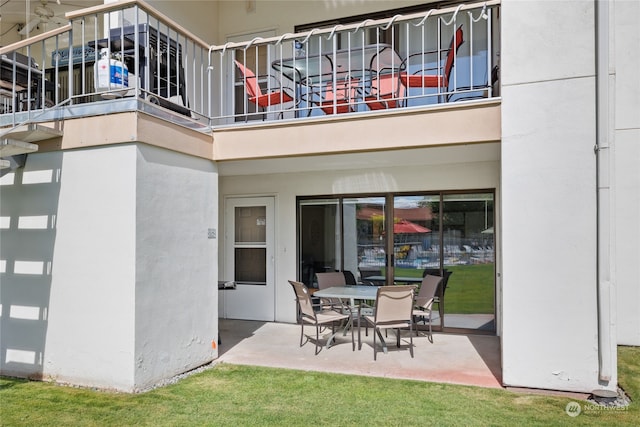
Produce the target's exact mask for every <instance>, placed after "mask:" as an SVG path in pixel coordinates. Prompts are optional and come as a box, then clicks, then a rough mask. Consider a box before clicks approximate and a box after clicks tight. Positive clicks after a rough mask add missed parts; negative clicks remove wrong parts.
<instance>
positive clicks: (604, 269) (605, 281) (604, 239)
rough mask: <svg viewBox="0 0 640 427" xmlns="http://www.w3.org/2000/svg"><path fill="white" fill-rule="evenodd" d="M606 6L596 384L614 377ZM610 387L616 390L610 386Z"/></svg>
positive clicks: (599, 121)
mask: <svg viewBox="0 0 640 427" xmlns="http://www.w3.org/2000/svg"><path fill="white" fill-rule="evenodd" d="M609 6H610V5H609V2H608V0H595V42H596V46H595V48H596V50H595V62H596V64H595V73H596V78H595V92H596V93H595V104H596V111H595V115H596V117H595V124H596V129H595V131H596V146H595V147H594V148H595V153H596V227H597V231H596V232H597V235H596V236H597V237H596V251H597V253H596V257H597V260H596V286H597V289H596V292H597V317H598V319H597V320H598V380H599V381H600V383H601V385H603V386H606V385H609V384H608V383H609V382H610V381H611V379H612V376H613V361H612V339H613V337H612V328H613V326H614V322H613V321H612V320H613V319H612V316H613V315H614V313H615V312H614V310H612V303H613V289H612V286H611V256H610V255H611V254H610V250H611V222H610V213H611V208H610V198H611V192H610V164H609V155H610V151H609V143H610V141H609V137H610V133H609V129H610V126H609V111H610V110H609V96H610V93H609ZM612 386H614V387H615V386H616V385H615V384H613V385H612Z"/></svg>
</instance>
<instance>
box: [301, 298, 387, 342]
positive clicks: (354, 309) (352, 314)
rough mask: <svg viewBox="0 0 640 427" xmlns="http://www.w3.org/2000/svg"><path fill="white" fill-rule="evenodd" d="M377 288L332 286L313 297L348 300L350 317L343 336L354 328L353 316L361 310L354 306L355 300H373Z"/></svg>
mask: <svg viewBox="0 0 640 427" xmlns="http://www.w3.org/2000/svg"><path fill="white" fill-rule="evenodd" d="M378 288H379V286H366V285H355V286H353V285H350V286H332V287H330V288H325V289H320V290H318V291H316V292H315V293H314V294H313V296H314V297H319V298H339V299H341V300H343V299H348V300H349V301H350V303H349V310H350V312H351V316H349V320H348V321H347V324H346V325H345V327H344V331H343V335H346V334H347V331H348V330H349V328H351V327H353V326H354V323H353V321H354V316H356V315H357V314H358V313H359V312H360V310H361V308H360V307H359V305H356V300H357V301H367V300H375V299H376V297H377V295H378ZM383 344H384V342H383Z"/></svg>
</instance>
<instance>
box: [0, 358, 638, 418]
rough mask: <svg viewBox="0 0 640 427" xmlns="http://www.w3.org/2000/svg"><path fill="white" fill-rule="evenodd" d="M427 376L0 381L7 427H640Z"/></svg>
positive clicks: (630, 366) (251, 371)
mask: <svg viewBox="0 0 640 427" xmlns="http://www.w3.org/2000/svg"><path fill="white" fill-rule="evenodd" d="M619 354H620V356H619V364H620V366H619V372H620V383H621V385H622V386H623V387H624V388H625V390H627V392H628V393H629V394H630V395H631V396H632V398H636V399H637V398H638V396H640V348H629V347H621V348H620V349H619ZM572 401H574V400H572V399H570V398H565V397H551V396H540V395H533V394H517V393H513V392H510V391H506V390H496V389H484V388H479V387H466V386H456V385H447V384H436V383H427V382H420V381H406V380H393V379H386V378H371V377H359V376H345V375H337V374H325V373H315V372H306V371H293V370H285V369H270V368H258V367H247V366H234V365H226V364H221V365H218V366H216V367H214V368H213V369H210V370H207V371H205V372H203V373H200V374H197V375H193V376H191V377H189V378H186V379H184V380H182V381H180V382H179V383H177V384H174V385H170V386H167V387H164V388H161V389H156V390H153V391H150V392H148V393H144V394H138V395H128V394H121V393H110V392H103V391H93V390H87V389H79V388H71V387H61V386H56V385H53V384H49V383H41V382H30V381H23V380H17V379H8V378H0V424H1V425H3V426H49V425H50V426H64V425H68V426H133V425H136V426H138V425H142V426H145V425H149V426H227V425H228V426H249V425H253V426H269V425H274V426H303V425H332V426H334V425H335V426H337V425H340V426H356V425H358V426H361V425H364V426H366V425H380V426H389V425H390V426H424V425H455V426H457V425H465V426H476V425H477V426H486V425H495V426H503V425H504V426H515V425H518V426H520V425H540V426H548V425H553V426H562V425H566V426H575V425H593V426H603V425H616V426H622V425H628V426H637V425H640V408H639V407H638V404H637V403H635V402H634V403H632V404H631V406H629V408H628V409H626V410H624V411H611V410H594V409H593V408H595V407H594V406H591V405H589V404H588V403H587V402H579V403H581V406H582V413H581V414H580V415H578V416H577V417H576V418H572V417H569V416H568V415H567V414H566V413H565V407H566V405H567V403H569V402H572Z"/></svg>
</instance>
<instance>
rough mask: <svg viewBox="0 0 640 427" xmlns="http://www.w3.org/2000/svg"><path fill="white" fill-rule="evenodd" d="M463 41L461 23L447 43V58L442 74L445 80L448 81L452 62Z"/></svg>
mask: <svg viewBox="0 0 640 427" xmlns="http://www.w3.org/2000/svg"><path fill="white" fill-rule="evenodd" d="M463 42H464V33H463V32H462V25H460V26H459V27H458V29H457V30H456V33H455V34H454V36H453V38H452V39H451V44H450V45H449V52H448V53H447V59H446V60H445V62H444V76H445V77H446V79H447V81H449V76H450V75H451V69H452V68H453V62H454V60H455V58H456V53H457V52H458V48H459V47H460V45H461V44H462V43H463Z"/></svg>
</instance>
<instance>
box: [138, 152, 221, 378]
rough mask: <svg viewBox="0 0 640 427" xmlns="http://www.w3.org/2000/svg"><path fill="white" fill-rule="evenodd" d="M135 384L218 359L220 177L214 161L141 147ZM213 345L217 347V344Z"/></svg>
mask: <svg viewBox="0 0 640 427" xmlns="http://www.w3.org/2000/svg"><path fill="white" fill-rule="evenodd" d="M136 163H137V177H136V206H137V211H136V231H135V235H136V257H135V258H136V280H135V282H136V291H135V313H136V318H135V335H136V344H135V383H136V387H142V386H145V385H148V384H153V383H155V382H157V381H159V380H161V379H163V378H167V377H168V376H171V375H174V374H178V373H181V372H184V371H187V370H189V369H193V368H195V367H197V366H200V365H202V364H204V363H206V362H209V361H210V360H213V359H214V358H215V357H217V355H218V352H217V336H218V316H217V312H216V310H215V307H217V304H218V287H217V271H218V268H217V251H218V246H217V245H218V242H217V240H216V239H209V238H208V237H207V229H208V228H216V227H217V222H218V217H217V215H218V213H217V206H216V203H217V199H218V194H217V175H216V171H215V166H214V165H213V162H211V161H209V160H205V159H200V158H194V157H190V156H187V155H184V154H180V153H175V152H172V151H168V150H164V149H160V148H155V147H151V146H147V145H139V146H138V152H137V160H136ZM212 343H214V344H216V345H215V346H213V345H212Z"/></svg>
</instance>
